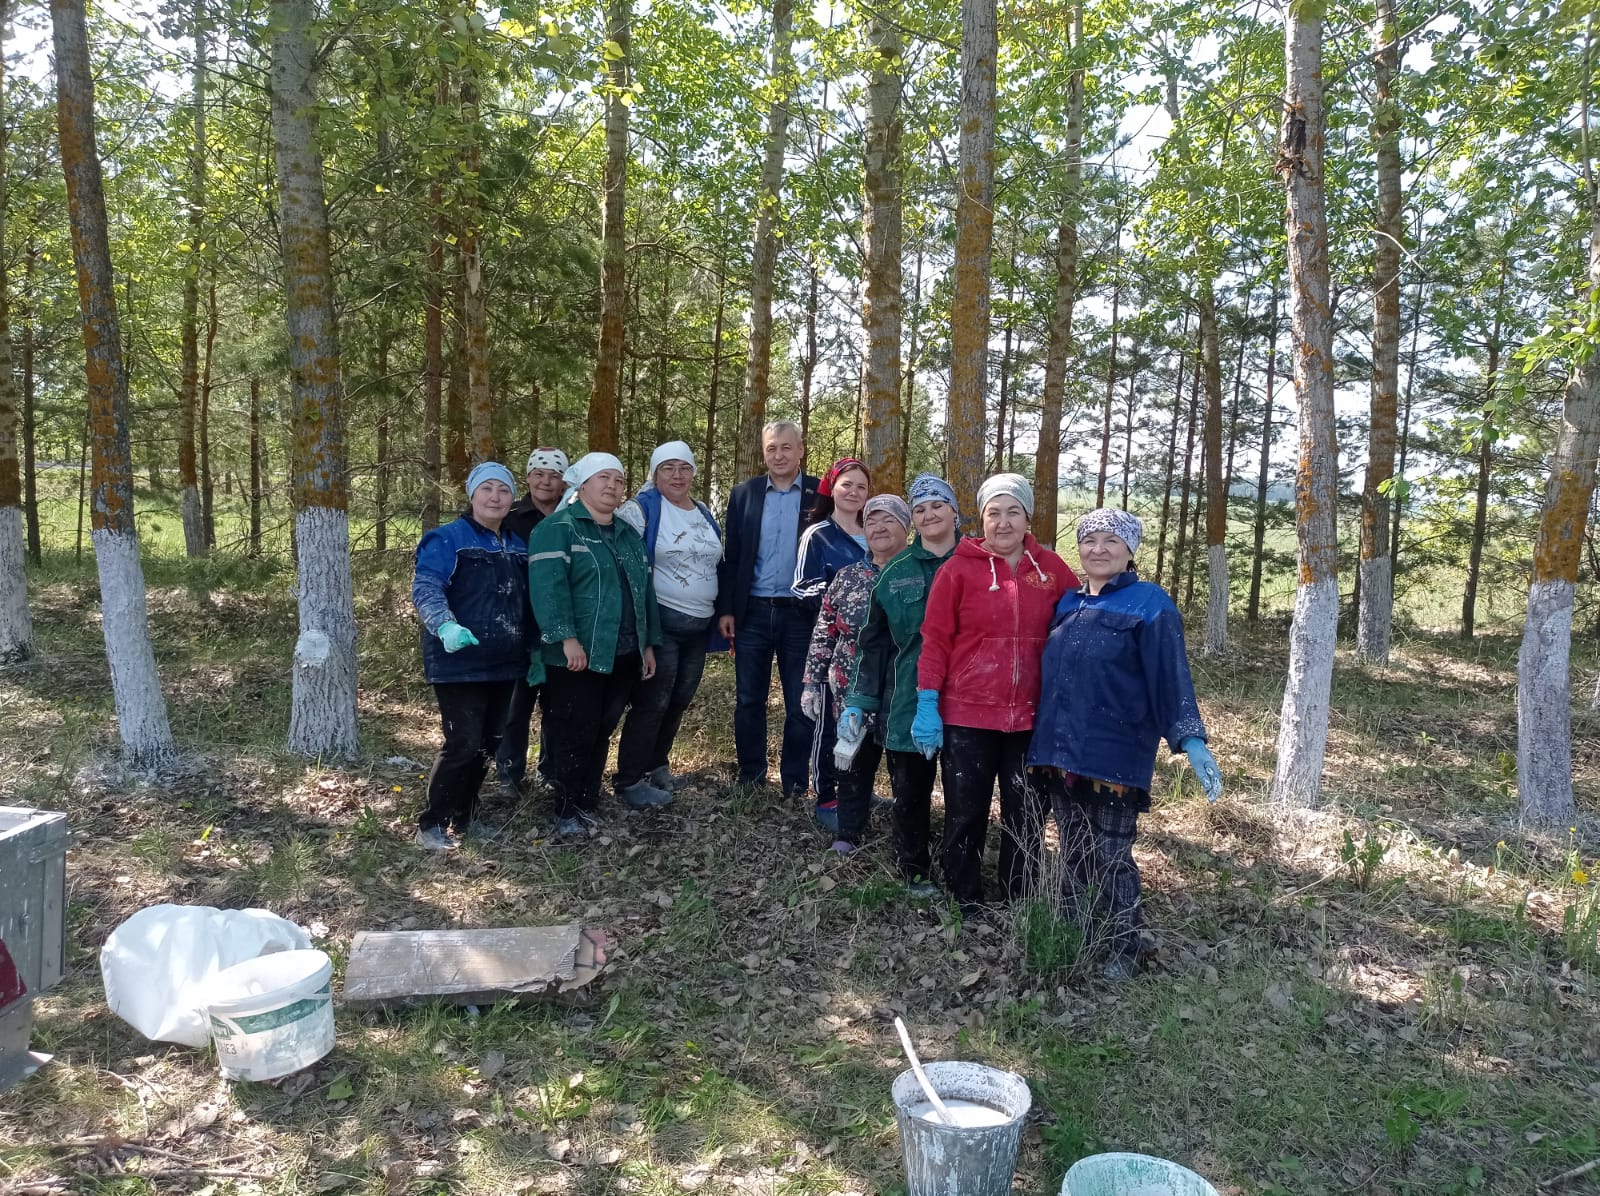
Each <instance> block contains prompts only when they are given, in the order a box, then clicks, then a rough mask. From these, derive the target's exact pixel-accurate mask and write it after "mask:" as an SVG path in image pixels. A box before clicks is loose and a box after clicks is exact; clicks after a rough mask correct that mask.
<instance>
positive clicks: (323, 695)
mask: <svg viewBox="0 0 1600 1196" xmlns="http://www.w3.org/2000/svg"><path fill="white" fill-rule="evenodd" d="M294 527H295V544H296V546H297V547H298V549H299V558H298V559H299V563H300V577H299V593H298V595H297V596H298V598H299V600H300V638H299V639H298V640H296V641H295V645H294V687H293V688H294V706H293V708H292V710H291V711H290V714H289V750H290V751H291V752H294V753H296V754H298V755H304V756H353V755H354V754H355V752H356V696H357V695H356V620H355V593H354V591H353V589H352V587H351V581H350V517H349V515H348V514H347V513H346V512H344V511H339V510H334V509H332V508H329V507H311V508H309V509H308V510H304V511H301V512H300V513H299V514H298V515H296V516H295V520H294Z"/></svg>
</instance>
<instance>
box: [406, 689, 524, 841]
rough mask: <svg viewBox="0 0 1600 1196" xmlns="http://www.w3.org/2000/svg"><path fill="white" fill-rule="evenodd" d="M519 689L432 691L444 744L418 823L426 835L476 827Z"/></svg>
mask: <svg viewBox="0 0 1600 1196" xmlns="http://www.w3.org/2000/svg"><path fill="white" fill-rule="evenodd" d="M515 688H516V682H515V681H455V682H450V683H447V684H443V685H435V686H434V687H433V693H434V697H435V698H437V699H438V702H439V723H440V725H441V726H442V727H443V729H444V744H443V745H442V746H441V747H440V748H439V754H438V755H437V756H435V757H434V759H433V768H432V770H430V771H429V773H428V804H427V806H426V807H425V808H424V809H423V811H422V817H421V818H419V819H418V823H419V824H420V826H421V827H422V829H423V830H430V829H432V828H433V827H446V828H450V829H453V830H458V831H460V830H466V828H467V825H468V824H469V823H470V822H471V821H472V815H473V812H474V811H475V810H476V809H477V805H478V790H479V788H480V787H481V786H482V785H483V778H484V775H485V774H486V773H487V772H488V771H489V762H490V761H491V760H493V759H494V754H495V749H496V748H497V747H498V746H499V744H500V732H501V730H502V729H503V728H504V727H505V725H506V710H507V708H508V707H509V706H510V705H511V691H512V690H513V689H515Z"/></svg>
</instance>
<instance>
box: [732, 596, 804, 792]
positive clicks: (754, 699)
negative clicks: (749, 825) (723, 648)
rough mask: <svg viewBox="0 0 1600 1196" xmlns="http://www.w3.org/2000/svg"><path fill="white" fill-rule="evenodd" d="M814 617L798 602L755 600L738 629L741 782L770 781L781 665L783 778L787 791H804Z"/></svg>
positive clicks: (736, 724) (736, 720)
mask: <svg viewBox="0 0 1600 1196" xmlns="http://www.w3.org/2000/svg"><path fill="white" fill-rule="evenodd" d="M811 623H812V619H811V616H810V615H809V614H808V613H807V612H806V609H805V608H804V607H803V606H801V604H800V601H799V599H795V598H777V599H774V598H754V597H752V598H751V599H750V600H749V603H748V605H747V606H746V607H745V612H744V619H743V620H742V621H740V622H739V623H738V624H737V625H736V626H735V627H734V635H735V639H734V645H733V648H734V652H733V677H734V691H735V694H736V699H735V706H734V711H733V742H734V748H735V751H736V754H737V756H738V760H739V781H740V783H741V784H764V783H765V782H766V779H767V697H768V695H769V694H770V693H771V691H772V662H773V660H774V659H776V660H777V662H778V682H779V685H780V686H781V687H782V689H783V754H782V755H781V757H780V758H779V762H778V775H779V777H780V778H781V780H782V783H783V790H784V792H785V793H804V792H805V790H806V768H807V764H808V757H809V756H810V754H811V730H812V728H811V720H810V719H809V718H807V717H806V716H805V715H804V714H802V713H801V712H800V689H801V683H802V680H803V678H804V675H805V667H806V649H807V648H809V647H810V646H811Z"/></svg>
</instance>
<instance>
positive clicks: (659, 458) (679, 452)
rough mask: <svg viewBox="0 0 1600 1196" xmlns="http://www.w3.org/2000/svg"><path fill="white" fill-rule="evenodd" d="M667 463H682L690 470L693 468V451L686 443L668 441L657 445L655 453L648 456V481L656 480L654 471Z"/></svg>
mask: <svg viewBox="0 0 1600 1196" xmlns="http://www.w3.org/2000/svg"><path fill="white" fill-rule="evenodd" d="M668 461H682V462H683V463H684V464H686V465H687V466H688V467H689V468H690V469H693V468H695V464H694V450H693V449H692V448H690V447H689V445H688V443H687V442H686V441H682V440H669V441H667V442H666V443H665V444H661V445H657V446H656V451H655V452H653V453H651V454H650V480H651V481H652V482H653V481H655V478H656V470H658V469H660V468H661V467H662V466H663V465H665V464H666V463H667V462H668Z"/></svg>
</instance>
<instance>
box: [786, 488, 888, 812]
mask: <svg viewBox="0 0 1600 1196" xmlns="http://www.w3.org/2000/svg"><path fill="white" fill-rule="evenodd" d="M871 491H872V476H871V475H870V474H869V473H867V467H866V466H865V465H863V464H862V463H861V462H860V461H857V460H856V459H855V458H854V457H841V458H840V459H839V460H837V461H835V462H834V463H833V468H832V469H830V470H828V472H827V473H825V474H823V476H822V480H821V481H820V482H818V483H817V501H816V504H815V505H814V506H813V507H812V508H811V512H810V514H809V515H808V516H807V517H806V524H805V530H804V531H802V532H801V533H800V549H799V553H798V555H797V556H796V557H795V566H794V595H795V597H796V598H798V599H800V601H801V602H802V603H803V604H804V605H805V612H806V616H807V618H808V619H809V620H810V623H811V624H812V626H813V628H815V625H816V621H817V616H818V615H819V614H820V613H821V612H822V596H823V595H824V594H826V593H827V592H828V586H829V585H831V584H832V583H833V579H834V576H835V575H836V574H837V573H838V572H839V570H841V569H843V568H844V567H845V566H847V565H853V564H855V563H856V562H857V561H862V560H865V559H866V557H867V532H866V527H865V525H864V524H863V523H862V520H861V511H862V509H863V508H864V507H865V506H866V505H867V497H868V495H869V494H870V493H871ZM838 717H839V712H838V711H837V710H836V709H834V704H833V699H832V698H831V697H828V696H826V695H824V698H823V706H822V717H821V718H817V719H814V720H813V723H812V728H813V729H812V737H811V783H812V785H813V787H814V789H815V791H816V795H817V804H816V807H815V810H814V813H815V814H816V817H817V821H818V822H820V823H821V824H822V825H823V826H824V827H826V828H827V829H829V830H831V831H837V830H838V829H839V805H838V798H839V792H838V790H839V779H838V776H837V774H836V773H835V771H834V767H833V740H834V735H835V734H836V729H837V728H836V720H837V719H838Z"/></svg>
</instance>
